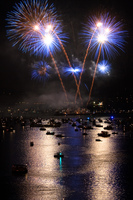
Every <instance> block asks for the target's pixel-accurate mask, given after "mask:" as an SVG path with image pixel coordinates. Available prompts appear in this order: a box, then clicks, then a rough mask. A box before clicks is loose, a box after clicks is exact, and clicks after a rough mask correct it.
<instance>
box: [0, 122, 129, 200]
mask: <svg viewBox="0 0 133 200" xmlns="http://www.w3.org/2000/svg"><path fill="white" fill-rule="evenodd" d="M101 130H103V128H102V127H93V129H92V130H86V132H87V135H86V136H83V135H82V133H83V131H82V130H78V131H75V128H74V127H72V126H71V125H70V124H68V123H67V124H62V126H61V127H60V128H47V130H46V131H50V132H51V131H55V135H56V134H63V135H64V136H65V137H64V138H58V137H56V136H55V135H46V131H40V129H39V128H37V127H34V128H29V127H24V128H22V127H18V129H16V133H13V134H7V133H2V134H1V138H2V140H3V143H1V144H2V146H1V152H4V154H3V155H2V161H3V162H4V163H5V166H6V168H5V171H4V172H5V175H4V181H5V182H4V184H5V186H6V187H7V185H8V189H9V190H8V192H9V194H7V195H9V196H8V198H7V199H17V200H19V199H25V200H31V199H35V200H40V199H50V200H61V199H64V200H75V199H76V200H81V199H84V200H89V199H91V200H95V199H96V200H103V199H104V200H106V199H107V200H108V199H111V200H113V199H122V198H121V197H123V196H122V192H123V191H124V189H125V186H123V185H122V181H121V179H122V178H123V174H122V172H123V171H122V170H123V168H122V167H123V161H124V160H126V156H124V152H123V151H122V150H123V147H124V148H125V149H127V146H128V144H127V146H124V145H123V144H124V142H125V137H124V135H122V134H121V135H119V134H118V135H117V136H114V135H112V134H111V136H110V137H109V138H101V137H99V138H100V139H101V140H102V141H100V142H97V141H96V139H97V138H98V136H97V133H99V132H101ZM109 133H111V132H110V131H109ZM31 141H33V142H34V145H33V146H31V145H30V142H31ZM122 141H124V142H123V143H122ZM59 143H60V145H59ZM120 144H121V145H120ZM60 151H61V152H62V153H63V154H64V158H59V159H58V158H54V154H55V153H57V152H60ZM14 163H16V164H25V163H27V165H28V174H27V175H26V176H23V177H16V176H12V175H11V173H10V169H11V165H12V164H14ZM9 164H10V165H9ZM7 166H9V167H8V168H9V170H7ZM8 173H9V174H8ZM7 177H8V178H7ZM6 179H9V180H8V181H7V182H6ZM124 192H125V191H124Z"/></svg>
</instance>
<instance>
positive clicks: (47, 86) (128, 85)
mask: <svg viewBox="0 0 133 200" xmlns="http://www.w3.org/2000/svg"><path fill="white" fill-rule="evenodd" d="M18 2H19V1H18V0H12V1H10V0H8V1H1V2H0V7H1V12H0V15H1V16H0V19H1V20H0V21H1V29H0V33H1V34H0V35H1V37H0V60H1V62H0V103H1V104H5V103H7V104H8V103H9V102H12V103H15V102H17V101H20V100H21V101H23V100H25V101H31V100H32V101H42V102H45V101H47V102H48V101H49V100H51V99H52V100H53V101H56V102H59V104H60V102H64V98H65V97H64V93H63V90H62V87H61V85H60V81H59V79H58V76H57V73H56V72H55V70H53V74H52V75H51V77H50V78H49V79H48V80H47V81H46V82H45V83H42V82H39V81H37V80H33V79H32V78H31V70H32V65H33V63H34V62H36V61H39V60H40V59H41V58H40V57H37V56H33V55H32V56H31V55H30V54H29V53H22V52H21V51H20V50H18V46H15V47H12V42H10V41H9V40H8V39H7V37H6V21H5V18H6V15H7V12H10V11H11V10H13V6H14V4H15V3H18ZM49 3H54V5H55V7H56V10H57V13H58V14H59V15H61V18H62V20H63V25H64V31H65V32H67V33H68V35H69V39H68V42H67V44H66V50H67V53H68V56H69V58H70V60H71V61H72V60H73V59H74V60H75V59H76V60H78V61H79V62H80V63H82V62H83V58H84V55H85V51H86V48H85V47H84V46H83V45H82V44H81V41H80V38H79V33H80V31H81V30H82V24H83V23H86V22H87V18H88V17H89V16H93V15H97V13H102V12H109V13H110V14H111V15H112V16H115V17H116V19H118V20H122V22H123V24H124V28H125V29H126V30H127V31H128V38H127V39H126V41H127V43H126V45H125V48H124V51H125V52H122V51H119V55H117V56H116V57H115V58H114V59H109V60H108V61H109V63H110V65H111V67H110V75H109V76H107V75H99V74H97V76H96V79H95V83H94V88H93V92H92V97H109V96H112V95H114V96H115V95H125V94H126V95H129V94H130V93H132V85H133V81H132V80H133V79H132V77H133V65H132V64H133V61H132V58H133V53H132V45H133V35H132V32H133V28H132V27H133V26H132V19H133V14H132V1H121V3H119V2H118V1H117V2H116V1H113V0H111V1H107V0H105V1H104V0H103V1H102V0H101V1H100V0H97V1H96V0H93V1H84V0H82V1H77V0H67V1H65V0H54V1H49ZM54 57H55V60H56V62H57V64H58V66H59V69H60V72H61V71H62V70H61V67H60V66H61V64H60V63H64V64H66V63H67V61H66V59H65V57H64V54H63V52H61V51H60V52H56V54H55V55H54ZM46 61H47V62H48V63H49V64H50V65H52V61H51V59H50V58H46ZM93 62H94V59H93V57H92V56H91V55H89V56H88V57H87V61H86V66H85V74H83V77H82V84H81V88H80V89H81V94H82V97H83V99H86V98H88V94H89V92H88V88H89V87H90V84H91V80H92V76H91V70H90V69H91V67H92V63H93ZM61 76H62V79H63V82H64V85H65V87H66V90H67V93H68V94H69V100H70V101H73V100H74V96H75V92H76V86H75V82H74V79H73V77H71V76H68V77H65V76H63V74H62V73H61ZM50 102H51V101H50Z"/></svg>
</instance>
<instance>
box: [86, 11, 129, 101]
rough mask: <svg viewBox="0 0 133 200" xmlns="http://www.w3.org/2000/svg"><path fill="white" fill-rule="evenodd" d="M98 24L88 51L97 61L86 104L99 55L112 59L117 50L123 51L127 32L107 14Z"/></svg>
mask: <svg viewBox="0 0 133 200" xmlns="http://www.w3.org/2000/svg"><path fill="white" fill-rule="evenodd" d="M100 22H101V23H100V26H98V28H96V29H95V34H94V35H93V38H91V48H90V49H91V51H93V52H95V56H96V57H97V61H96V66H95V71H94V75H93V80H92V84H91V89H90V93H89V100H88V102H89V101H90V98H91V92H92V88H93V84H94V79H95V74H96V70H97V66H98V62H99V59H100V55H102V56H103V57H104V56H105V55H106V56H107V57H108V58H110V57H114V55H116V54H117V53H118V49H120V50H122V51H124V44H125V37H126V34H127V31H125V30H123V29H122V28H123V24H122V23H121V22H120V21H119V22H116V19H115V17H114V18H111V17H110V16H109V14H106V15H102V16H101V18H100ZM88 37H90V32H89V34H88ZM87 104H88V103H87Z"/></svg>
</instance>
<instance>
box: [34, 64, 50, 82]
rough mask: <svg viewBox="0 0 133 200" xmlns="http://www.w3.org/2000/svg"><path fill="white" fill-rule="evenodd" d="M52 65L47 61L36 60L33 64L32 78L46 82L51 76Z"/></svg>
mask: <svg viewBox="0 0 133 200" xmlns="http://www.w3.org/2000/svg"><path fill="white" fill-rule="evenodd" d="M50 69H51V66H50V65H48V64H47V63H46V62H45V61H39V62H36V63H35V64H34V65H33V70H32V75H31V77H32V79H37V80H39V81H42V82H45V80H46V79H48V78H49V77H50Z"/></svg>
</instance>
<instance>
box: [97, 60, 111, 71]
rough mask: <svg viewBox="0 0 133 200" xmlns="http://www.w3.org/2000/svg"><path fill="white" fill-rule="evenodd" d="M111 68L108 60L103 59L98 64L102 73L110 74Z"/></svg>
mask: <svg viewBox="0 0 133 200" xmlns="http://www.w3.org/2000/svg"><path fill="white" fill-rule="evenodd" d="M109 68H110V64H109V63H108V61H107V60H103V61H101V62H100V63H99V64H98V71H99V72H100V73H102V74H108V75H109Z"/></svg>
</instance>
